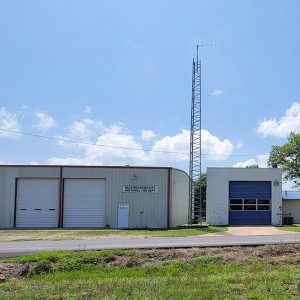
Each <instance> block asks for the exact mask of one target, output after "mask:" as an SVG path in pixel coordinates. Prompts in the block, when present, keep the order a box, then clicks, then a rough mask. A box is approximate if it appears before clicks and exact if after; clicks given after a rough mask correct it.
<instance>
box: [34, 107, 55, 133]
mask: <svg viewBox="0 0 300 300" xmlns="http://www.w3.org/2000/svg"><path fill="white" fill-rule="evenodd" d="M34 116H35V120H34V121H33V124H32V127H33V128H35V129H38V130H40V131H46V130H48V129H50V128H52V127H55V126H56V122H55V120H54V119H53V118H52V117H51V116H49V115H48V114H46V113H43V112H36V113H35V114H34Z"/></svg>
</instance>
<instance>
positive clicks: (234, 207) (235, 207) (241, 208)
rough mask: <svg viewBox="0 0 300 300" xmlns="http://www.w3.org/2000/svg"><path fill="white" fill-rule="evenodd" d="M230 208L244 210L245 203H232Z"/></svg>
mask: <svg viewBox="0 0 300 300" xmlns="http://www.w3.org/2000/svg"><path fill="white" fill-rule="evenodd" d="M230 210H243V205H230Z"/></svg>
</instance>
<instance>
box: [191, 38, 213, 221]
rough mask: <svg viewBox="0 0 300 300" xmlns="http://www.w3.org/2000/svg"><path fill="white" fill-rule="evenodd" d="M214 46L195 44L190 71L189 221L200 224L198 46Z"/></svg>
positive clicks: (199, 84)
mask: <svg viewBox="0 0 300 300" xmlns="http://www.w3.org/2000/svg"><path fill="white" fill-rule="evenodd" d="M206 46H211V47H213V46H216V41H215V42H214V43H213V42H211V43H207V44H204V43H203V42H202V43H201V44H197V46H196V48H197V56H196V60H195V59H193V73H192V105H191V133H190V171H189V175H190V184H189V223H190V224H193V223H199V222H200V224H202V220H203V203H202V191H201V182H202V177H201V129H202V124H201V105H202V103H201V60H199V47H206Z"/></svg>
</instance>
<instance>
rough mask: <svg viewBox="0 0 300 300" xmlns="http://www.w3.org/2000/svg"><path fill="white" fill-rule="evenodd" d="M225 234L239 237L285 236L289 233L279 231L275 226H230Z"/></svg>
mask: <svg viewBox="0 0 300 300" xmlns="http://www.w3.org/2000/svg"><path fill="white" fill-rule="evenodd" d="M225 234H229V235H237V236H246V235H247V236H252V235H284V234H287V232H286V231H283V230H279V229H277V228H276V227H274V226H229V227H228V231H227V232H225Z"/></svg>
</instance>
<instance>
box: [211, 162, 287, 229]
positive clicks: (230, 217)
mask: <svg viewBox="0 0 300 300" xmlns="http://www.w3.org/2000/svg"><path fill="white" fill-rule="evenodd" d="M281 178H282V171H281V169H271V168H208V169H207V193H206V219H207V222H208V223H209V224H210V225H228V224H229V225H271V224H272V225H281V222H282V197H281V186H282V179H281Z"/></svg>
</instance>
